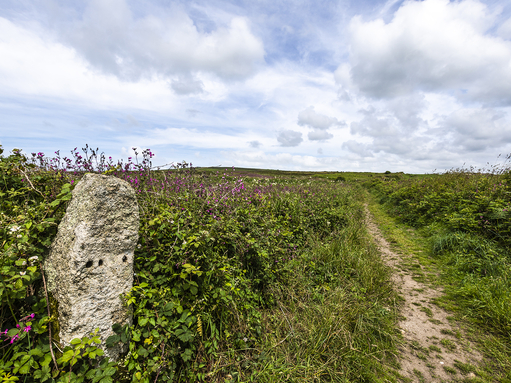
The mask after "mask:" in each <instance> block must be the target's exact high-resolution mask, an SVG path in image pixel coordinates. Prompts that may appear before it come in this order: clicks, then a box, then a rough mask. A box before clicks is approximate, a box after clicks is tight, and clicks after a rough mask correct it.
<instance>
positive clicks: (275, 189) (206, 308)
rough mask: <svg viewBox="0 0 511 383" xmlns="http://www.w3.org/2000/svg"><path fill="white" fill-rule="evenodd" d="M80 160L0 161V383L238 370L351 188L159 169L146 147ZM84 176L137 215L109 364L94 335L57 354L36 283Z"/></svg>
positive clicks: (217, 374)
mask: <svg viewBox="0 0 511 383" xmlns="http://www.w3.org/2000/svg"><path fill="white" fill-rule="evenodd" d="M134 149H135V148H134ZM82 153H83V155H81V154H80V153H79V152H78V151H77V149H76V148H75V149H74V150H73V151H72V158H66V157H64V158H61V157H60V154H59V152H56V153H55V154H56V156H55V157H54V158H47V157H45V156H44V154H43V153H33V154H32V157H31V158H27V157H25V156H24V155H22V154H21V151H19V150H13V151H12V154H11V155H10V156H8V157H0V166H1V171H2V176H3V179H2V181H3V184H0V185H1V186H0V193H1V194H0V197H1V198H2V199H1V201H2V202H1V206H0V208H1V211H0V214H1V216H0V219H1V224H0V235H1V241H2V261H1V262H2V263H1V265H0V267H1V269H0V275H1V277H2V281H1V282H2V286H1V287H0V288H1V289H2V294H1V299H2V300H1V305H2V310H1V311H0V315H1V316H0V326H1V328H2V329H3V328H7V333H5V334H4V337H8V338H6V339H7V340H8V342H7V341H6V342H5V346H3V348H1V354H0V355H1V356H2V361H1V364H0V376H1V377H2V379H3V380H4V381H9V380H11V381H15V380H17V379H23V381H26V382H32V381H35V382H38V381H41V382H44V381H54V382H89V381H91V382H101V383H107V382H111V381H118V382H124V381H125V382H128V381H132V382H149V381H156V380H160V381H169V382H170V381H194V380H197V381H218V380H219V381H223V380H224V377H223V376H222V370H221V368H220V367H219V366H218V363H217V361H218V360H219V358H220V357H222V358H227V359H229V360H233V361H236V360H239V359H240V358H242V359H243V360H246V361H247V362H246V363H245V364H244V368H246V369H250V368H251V366H252V365H251V363H252V362H253V363H256V359H257V358H255V357H254V358H252V356H251V355H252V354H253V353H254V350H255V347H254V346H255V345H256V344H257V342H258V341H259V340H260V338H261V334H262V331H263V324H262V319H261V309H263V308H267V307H271V306H272V305H273V304H274V302H275V294H278V291H279V289H278V286H279V285H281V284H285V283H286V281H287V279H288V276H289V275H290V273H291V272H292V270H293V265H294V262H295V261H296V259H297V257H299V256H300V254H301V253H302V252H303V251H306V250H307V248H308V247H309V246H310V245H311V243H312V242H314V241H316V240H320V239H322V238H325V237H327V236H329V235H331V233H332V231H333V230H334V229H335V228H336V227H338V228H340V227H343V226H344V225H346V223H347V222H348V220H349V219H350V216H349V214H348V212H349V211H350V209H348V208H347V207H348V204H349V203H350V202H349V198H348V195H349V193H340V192H339V190H340V189H339V185H338V184H337V185H335V184H334V183H332V182H327V181H324V182H323V181H317V182H315V181H309V182H301V181H300V182H297V181H293V180H290V179H277V178H272V179H269V178H262V179H244V178H243V177H240V176H237V175H236V171H235V169H234V168H233V169H230V170H227V169H226V170H225V171H223V172H220V171H218V172H216V173H215V172H201V171H198V170H197V169H195V168H193V166H192V165H191V164H188V163H186V162H182V163H178V164H171V167H170V169H166V170H161V169H159V168H153V167H152V164H151V158H152V157H153V154H152V152H151V151H150V150H144V151H143V152H142V153H141V154H142V160H141V161H140V162H138V154H139V153H138V152H137V151H136V149H135V153H136V156H135V159H134V160H133V158H128V161H127V162H122V161H118V162H117V163H114V162H113V161H112V159H111V158H110V157H109V158H106V157H105V156H104V154H102V153H101V154H100V153H99V151H98V150H97V149H96V150H91V149H90V148H88V147H87V146H86V147H85V148H84V149H83V152H82ZM85 172H101V173H103V174H107V175H109V176H115V177H119V178H121V179H123V180H125V181H127V182H129V183H130V184H131V185H132V187H133V188H134V190H135V191H136V192H137V198H138V203H139V207H140V217H141V225H140V233H139V234H140V235H139V238H140V239H139V244H138V246H137V249H136V251H135V264H134V268H135V286H134V287H133V288H132V290H131V291H130V292H129V293H128V294H127V295H126V296H125V297H123V299H124V300H125V302H126V304H127V305H128V306H130V307H132V312H133V319H134V321H133V325H131V326H125V327H123V328H121V327H120V326H114V331H115V332H116V334H117V335H115V336H113V337H110V338H109V339H108V340H107V342H106V345H104V346H107V347H108V346H113V345H115V344H117V343H119V342H122V343H126V344H127V346H128V347H127V349H128V350H129V351H128V353H127V354H126V355H124V357H123V358H122V359H121V360H120V361H118V362H116V363H113V362H110V361H108V359H106V358H102V351H101V349H99V348H98V345H99V344H98V342H99V340H98V337H97V336H96V335H94V334H91V336H90V337H84V338H82V339H76V340H74V341H73V342H72V344H71V345H70V346H68V347H66V348H64V349H61V347H60V345H59V342H58V338H57V334H58V318H57V307H56V302H55V301H54V300H53V299H52V297H51V296H48V294H47V291H46V288H45V280H44V273H43V269H42V267H43V264H44V263H43V260H44V257H45V256H46V255H47V253H48V249H49V246H50V244H51V241H52V239H53V238H54V236H55V234H56V230H57V226H58V223H59V222H60V220H61V219H62V217H63V215H64V212H65V207H66V206H67V201H69V200H70V199H71V191H72V190H73V188H74V185H75V184H76V182H78V181H79V179H80V178H81V176H82V175H83V174H85ZM350 214H351V213H350ZM32 314H33V316H32ZM27 316H30V320H28V319H27V318H28V317H27ZM17 318H22V319H23V320H19V319H17ZM16 325H19V327H16ZM27 329H28V330H27ZM16 336H17V337H16ZM15 338H16V339H15ZM50 339H51V341H50ZM11 341H12V342H11ZM254 366H255V364H254Z"/></svg>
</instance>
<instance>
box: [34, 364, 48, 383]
mask: <svg viewBox="0 0 511 383" xmlns="http://www.w3.org/2000/svg"><path fill="white" fill-rule="evenodd" d="M34 378H36V379H39V380H40V381H41V382H45V381H47V380H48V379H50V378H51V374H50V367H49V366H43V367H42V368H41V369H40V370H36V371H35V372H34Z"/></svg>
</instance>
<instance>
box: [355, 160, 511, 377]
mask: <svg viewBox="0 0 511 383" xmlns="http://www.w3.org/2000/svg"><path fill="white" fill-rule="evenodd" d="M507 159H509V158H507ZM365 185H366V186H367V187H369V188H370V190H371V191H372V192H373V194H374V195H376V196H378V198H379V199H380V202H381V203H383V204H384V206H385V207H386V211H387V212H389V213H390V214H392V215H393V216H394V217H395V218H396V219H397V220H398V222H400V223H402V224H406V225H410V226H414V227H416V228H418V229H419V232H420V233H421V234H422V236H424V237H426V238H428V241H429V255H431V256H432V258H431V260H430V261H428V262H429V263H436V264H438V265H439V266H440V269H441V270H442V275H441V284H442V285H443V286H444V289H445V290H444V291H445V293H446V294H445V296H444V297H442V298H441V299H439V302H438V303H439V304H440V305H443V306H444V307H446V308H448V309H450V310H454V311H456V312H459V315H460V316H461V317H463V318H470V319H471V320H472V322H473V323H475V324H476V326H477V328H478V330H477V334H475V336H476V337H478V339H479V341H480V342H481V344H482V346H483V349H484V351H485V352H486V354H487V356H489V357H490V359H492V360H493V361H494V367H495V369H497V370H502V371H504V374H503V376H502V377H501V379H503V380H502V381H508V380H506V379H511V375H509V371H510V370H511V350H510V349H509V346H508V345H509V341H510V337H511V301H510V300H509V297H510V296H511V295H510V294H511V257H510V256H511V254H510V253H509V249H510V244H511V235H510V230H511V220H510V218H511V215H510V214H511V213H510V211H509V210H510V208H511V206H510V204H511V193H510V186H511V172H510V168H509V164H508V163H507V162H505V163H504V164H503V165H499V166H493V167H491V168H490V169H474V168H469V169H464V168H462V169H453V170H451V171H448V172H446V173H444V174H436V175H428V176H425V177H418V178H413V179H381V178H379V179H374V180H367V181H366V182H365ZM483 334H484V335H483Z"/></svg>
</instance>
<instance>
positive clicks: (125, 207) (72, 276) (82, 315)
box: [45, 173, 139, 359]
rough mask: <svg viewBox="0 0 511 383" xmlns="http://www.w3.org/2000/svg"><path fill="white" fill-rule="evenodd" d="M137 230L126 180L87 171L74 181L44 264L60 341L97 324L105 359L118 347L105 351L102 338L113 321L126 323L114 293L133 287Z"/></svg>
mask: <svg viewBox="0 0 511 383" xmlns="http://www.w3.org/2000/svg"><path fill="white" fill-rule="evenodd" d="M138 228H139V212H138V205H137V201H136V196H135V192H134V190H133V189H132V188H131V186H130V185H129V184H128V183H127V182H125V181H122V180H120V179H118V178H115V177H108V176H105V175H98V174H91V173H89V174H86V175H85V176H84V177H83V178H82V179H81V181H80V182H79V183H78V184H77V185H76V187H75V189H74V190H73V198H72V200H71V202H70V204H69V206H68V208H67V211H66V215H65V216H64V218H63V220H62V222H61V223H60V225H59V228H58V233H57V236H56V238H55V240H54V242H53V244H52V248H51V250H50V254H49V256H48V258H47V260H46V262H45V272H46V275H47V279H48V290H49V291H50V292H51V293H52V294H53V296H54V298H56V299H57V301H58V305H59V309H58V311H59V312H58V316H59V318H58V319H59V325H60V333H59V336H60V341H61V342H62V343H63V344H64V345H68V344H69V343H70V342H71V340H72V339H74V338H81V337H83V336H88V335H89V334H90V333H92V332H93V331H94V330H95V329H96V328H99V335H100V338H101V340H102V344H101V346H102V348H103V350H104V351H105V354H106V355H107V356H109V357H110V359H116V358H117V357H118V356H119V354H120V353H121V352H123V351H124V350H121V349H119V348H110V349H107V348H106V347H105V346H104V341H105V340H106V339H107V338H108V337H109V336H110V335H113V334H114V333H113V331H112V325H113V324H115V323H119V324H120V325H124V324H126V323H131V314H130V313H129V311H128V309H127V308H126V307H124V306H123V305H122V301H121V299H120V297H119V296H120V294H123V293H126V292H127V291H129V290H130V289H131V287H132V286H133V253H134V250H135V246H136V244H137V240H138Z"/></svg>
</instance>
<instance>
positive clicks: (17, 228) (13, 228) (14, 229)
mask: <svg viewBox="0 0 511 383" xmlns="http://www.w3.org/2000/svg"><path fill="white" fill-rule="evenodd" d="M19 229H20V227H19V226H13V227H11V228H10V229H9V230H10V232H11V233H14V232H15V231H18V230H19Z"/></svg>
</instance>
